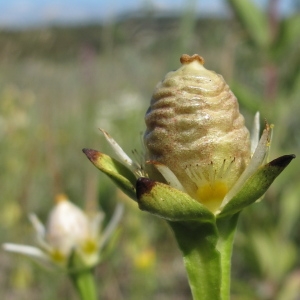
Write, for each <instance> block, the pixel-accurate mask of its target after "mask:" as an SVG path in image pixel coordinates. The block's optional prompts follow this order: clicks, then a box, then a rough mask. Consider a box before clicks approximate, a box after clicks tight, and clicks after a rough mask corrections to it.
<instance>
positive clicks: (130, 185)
mask: <svg viewBox="0 0 300 300" xmlns="http://www.w3.org/2000/svg"><path fill="white" fill-rule="evenodd" d="M82 151H83V152H84V154H85V155H86V156H87V157H88V159H89V160H90V161H91V162H92V164H93V165H94V166H95V167H96V168H98V169H99V170H100V171H101V172H103V173H104V174H106V175H107V176H108V177H109V178H111V180H112V181H113V182H114V183H115V184H116V185H117V186H118V187H119V188H120V189H121V190H122V191H123V192H124V193H125V194H126V195H127V196H129V197H130V198H131V199H133V200H135V201H136V191H135V183H136V177H135V176H134V174H133V173H132V172H131V171H130V170H129V169H128V168H126V167H125V166H124V165H123V164H121V163H120V162H119V161H117V160H116V159H114V158H112V157H110V156H108V155H106V154H104V153H102V152H99V151H96V150H92V149H83V150H82Z"/></svg>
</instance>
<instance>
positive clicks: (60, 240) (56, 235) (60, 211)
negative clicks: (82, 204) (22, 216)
mask: <svg viewBox="0 0 300 300" xmlns="http://www.w3.org/2000/svg"><path fill="white" fill-rule="evenodd" d="M122 211H123V207H122V206H120V205H119V206H117V208H116V210H115V213H114V215H113V217H112V219H111V221H110V223H109V224H108V226H107V227H106V228H105V230H104V231H103V232H101V222H102V221H103V217H104V215H103V213H102V212H97V213H96V214H95V215H94V216H93V217H89V216H87V215H86V214H85V213H84V212H83V211H82V210H81V209H80V208H78V207H77V206H76V205H74V204H73V203H71V202H70V201H69V200H68V199H67V198H66V196H65V195H59V196H58V197H57V198H56V204H55V206H54V208H53V209H52V210H51V212H50V214H49V217H48V222H47V225H46V227H45V226H44V225H43V224H42V223H41V222H40V220H39V219H38V218H37V216H36V215H35V214H30V216H29V219H30V221H31V223H32V225H33V227H34V229H35V231H36V240H37V244H38V246H39V247H33V246H25V245H17V244H10V243H5V244H3V248H4V249H5V250H7V251H11V252H17V253H22V254H25V255H28V256H32V257H35V258H39V259H41V260H43V261H45V262H53V263H55V264H57V265H60V266H66V264H67V263H68V259H69V258H70V255H71V254H72V253H73V251H75V253H76V254H77V255H78V256H79V257H80V258H81V260H82V262H83V264H84V265H85V266H94V265H96V264H97V263H98V262H99V259H100V250H101V249H102V248H103V246H104V245H105V243H106V242H107V239H108V238H109V236H110V235H111V234H112V232H113V230H114V229H115V227H116V225H117V224H118V222H119V220H120V218H121V215H122Z"/></svg>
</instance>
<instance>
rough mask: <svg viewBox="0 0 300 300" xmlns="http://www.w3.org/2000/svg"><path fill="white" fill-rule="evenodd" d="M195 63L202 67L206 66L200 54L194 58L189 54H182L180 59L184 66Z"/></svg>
mask: <svg viewBox="0 0 300 300" xmlns="http://www.w3.org/2000/svg"><path fill="white" fill-rule="evenodd" d="M193 61H198V62H199V63H200V64H201V65H204V62H205V61H204V58H203V57H202V56H200V55H198V54H194V55H192V56H189V55H188V54H182V55H181V57H180V62H181V63H182V64H183V65H184V64H189V63H191V62H193Z"/></svg>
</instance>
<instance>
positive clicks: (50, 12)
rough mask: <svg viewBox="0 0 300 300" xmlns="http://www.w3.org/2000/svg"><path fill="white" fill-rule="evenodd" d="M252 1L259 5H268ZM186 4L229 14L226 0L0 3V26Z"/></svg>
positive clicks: (287, 6) (285, 4)
mask: <svg viewBox="0 0 300 300" xmlns="http://www.w3.org/2000/svg"><path fill="white" fill-rule="evenodd" d="M241 1H243V0H241ZM253 1H255V2H256V3H258V4H259V5H264V4H265V3H266V2H267V0H253ZM295 1H297V0H279V3H280V11H281V13H282V14H289V13H291V12H292V9H293V4H294V3H295ZM189 3H190V4H192V5H195V7H196V11H197V12H198V13H199V14H206V15H208V14H212V15H226V14H227V15H228V14H229V9H228V6H227V4H226V0H190V1H188V0H106V1H104V0H0V26H1V27H15V26H18V27H22V26H28V25H29V26H30V25H35V24H37V25H40V24H41V25H43V24H49V23H51V24H53V23H78V22H81V23H82V22H89V21H105V20H114V19H115V18H117V17H118V16H119V15H120V14H121V13H125V12H132V11H137V10H139V9H141V8H145V7H154V8H156V9H159V10H161V11H164V12H171V11H182V10H183V9H184V8H185V7H186V6H187V4H189Z"/></svg>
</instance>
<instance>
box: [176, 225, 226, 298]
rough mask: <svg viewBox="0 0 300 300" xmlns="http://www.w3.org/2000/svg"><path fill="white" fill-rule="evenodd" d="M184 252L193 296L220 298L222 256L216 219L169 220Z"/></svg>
mask: <svg viewBox="0 0 300 300" xmlns="http://www.w3.org/2000/svg"><path fill="white" fill-rule="evenodd" d="M170 225H171V227H172V229H173V231H174V233H175V237H176V239H177V242H178V245H179V247H180V249H181V251H182V253H183V258H184V264H185V267H186V271H187V274H188V279H189V284H190V287H191V291H192V295H193V299H194V300H212V299H214V300H221V299H222V298H221V258H220V253H219V252H218V251H217V250H216V244H217V228H216V226H215V224H214V223H196V222H192V223H191V222H189V223H180V222H170Z"/></svg>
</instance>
